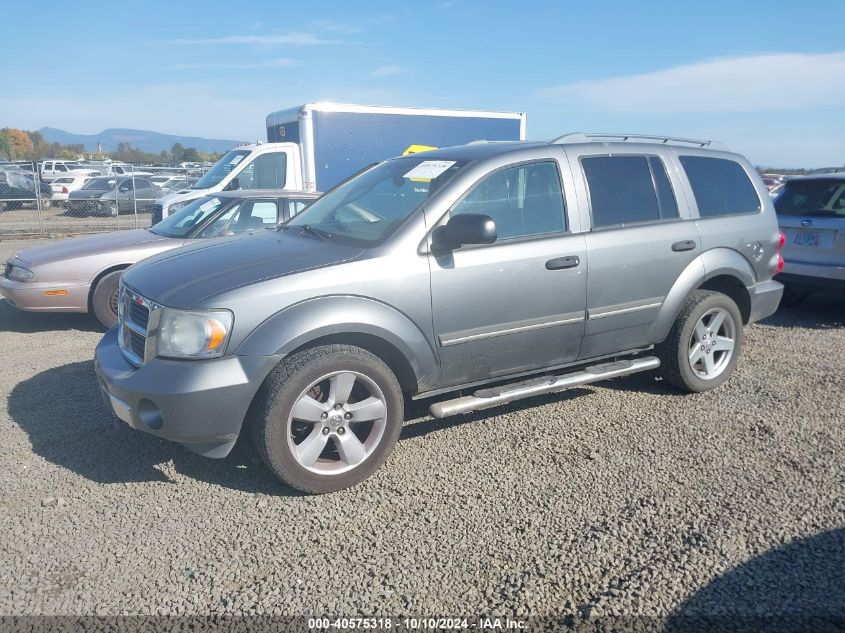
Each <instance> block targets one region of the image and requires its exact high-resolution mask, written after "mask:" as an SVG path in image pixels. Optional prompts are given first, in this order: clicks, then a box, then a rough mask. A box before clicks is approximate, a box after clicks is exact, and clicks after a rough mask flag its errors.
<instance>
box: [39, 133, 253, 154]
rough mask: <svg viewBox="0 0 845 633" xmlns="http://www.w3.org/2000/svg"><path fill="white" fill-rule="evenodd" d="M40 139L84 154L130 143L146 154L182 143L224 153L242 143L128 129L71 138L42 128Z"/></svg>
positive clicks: (199, 148)
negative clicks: (74, 146) (76, 146)
mask: <svg viewBox="0 0 845 633" xmlns="http://www.w3.org/2000/svg"><path fill="white" fill-rule="evenodd" d="M38 131H39V132H41V136H43V137H44V140H45V141H47V142H48V143H61V144H62V145H72V144H76V143H82V144H83V145H84V146H85V150H86V151H89V152H96V151H97V149H98V148H97V145H98V144H100V145H102V149H103V151H105V152H113V151H115V150H116V149H117V145H118V143H129V144H130V145H131V146H132V147H136V148H138V149H140V150H143V151H145V152H151V153H156V154H157V153H158V152H160V151H162V150H169V149H170V148H171V147H172V146H173V144H174V143H181V144H182V146H183V147H193V148H195V149H197V150H198V151H200V152H218V153H222V152H226V151H228V150H230V149H232V147H234V146H235V145H237V144H238V143H240V142H241V141H234V140H227V139H213V138H201V137H199V136H179V135H176V134H160V133H159V132H151V131H149V130H131V129H128V128H109V129H107V130H103V131H102V132H100V133H98V134H74V133H73V132H66V131H65V130H59V129H57V128H54V127H42V128H41V129H40V130H38Z"/></svg>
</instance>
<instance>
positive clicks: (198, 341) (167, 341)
mask: <svg viewBox="0 0 845 633" xmlns="http://www.w3.org/2000/svg"><path fill="white" fill-rule="evenodd" d="M232 320H233V316H232V313H231V312H229V311H228V310H212V311H208V312H191V311H188V310H174V309H172V308H162V310H161V318H160V320H159V333H158V348H157V353H158V356H164V357H168V358H215V357H217V356H222V355H223V352H224V351H225V350H226V342H227V341H228V340H229V334H230V333H231V332H232Z"/></svg>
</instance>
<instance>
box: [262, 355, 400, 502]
mask: <svg viewBox="0 0 845 633" xmlns="http://www.w3.org/2000/svg"><path fill="white" fill-rule="evenodd" d="M403 405H404V402H403V396H402V390H401V388H400V386H399V382H398V381H397V380H396V376H395V375H394V374H393V372H392V371H391V370H390V368H389V367H388V366H387V365H386V364H385V363H384V361H382V360H381V359H380V358H378V357H377V356H375V355H373V354H371V353H370V352H368V351H366V350H364V349H361V348H358V347H353V346H350V345H326V346H321V347H314V348H310V349H306V350H303V351H301V352H297V353H296V354H293V355H292V356H290V357H288V358H286V359H285V360H284V361H282V362H281V363H280V364H279V366H278V367H276V369H274V370H273V372H271V374H270V375H269V376H268V378H267V380H266V381H265V382H264V384H263V385H262V387H261V389H260V390H259V392H258V394H257V395H256V399H255V402H254V404H253V407H252V410H251V412H250V413H251V415H250V418H251V419H250V423H251V425H252V431H253V437H254V440H255V445H256V448H257V450H258V452H259V454H260V455H261V457H262V459H263V460H264V462H265V463H266V464H267V466H269V467H270V469H271V470H272V471H273V472H274V473H275V474H276V475H277V476H278V477H279V478H280V479H281V480H282V481H284V482H285V483H287V484H288V485H290V486H292V487H293V488H296V489H297V490H302V491H303V492H311V493H325V492H333V491H335V490H341V489H343V488H348V487H349V486H354V485H355V484H357V483H359V482H361V481H362V480H364V479H366V478H367V477H369V476H370V475H371V474H372V473H373V472H375V471H376V469H378V468H379V466H381V465H382V464H383V463H384V462H385V461H386V460H387V458H388V456H389V455H390V453H391V451H392V450H393V446H394V445H395V444H396V440H397V439H398V438H399V432H400V430H401V428H402V419H403Z"/></svg>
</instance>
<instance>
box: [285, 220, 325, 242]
mask: <svg viewBox="0 0 845 633" xmlns="http://www.w3.org/2000/svg"><path fill="white" fill-rule="evenodd" d="M289 229H299V233H297V235H303V234H305V233H310V234H311V235H314V236H316V237H318V238H320V239H321V240H324V241H326V242H331V241H332V234H331V233H329V232H328V231H324V230H323V229H318V228H317V227H315V226H311V225H310V224H294V225H291V224H280V225H279V226H277V227H276V230H277V231H287V230H289Z"/></svg>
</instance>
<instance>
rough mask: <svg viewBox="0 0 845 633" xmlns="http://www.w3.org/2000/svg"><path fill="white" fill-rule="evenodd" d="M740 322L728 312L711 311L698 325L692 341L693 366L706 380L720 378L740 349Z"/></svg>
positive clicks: (690, 362) (718, 309) (691, 355)
mask: <svg viewBox="0 0 845 633" xmlns="http://www.w3.org/2000/svg"><path fill="white" fill-rule="evenodd" d="M736 333H737V329H736V322H735V321H734V318H733V317H732V316H731V314H730V312H728V311H727V310H725V309H724V308H714V309H712V310H708V311H707V312H706V313H704V315H703V316H702V317H701V318H700V319H699V320H698V321H697V322H696V324H695V329H694V330H693V332H692V336H691V337H690V341H689V350H688V351H689V364H690V367H691V368H692V370H693V372H694V373H695V375H696V376H698V377H699V378H701V379H702V380H713V379H714V378H717V377H718V376H720V375H721V374H722V373H723V372H724V371H725V369H726V368H727V367H728V365H729V364H730V362H731V359H732V358H733V354H734V348H735V347H736Z"/></svg>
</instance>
